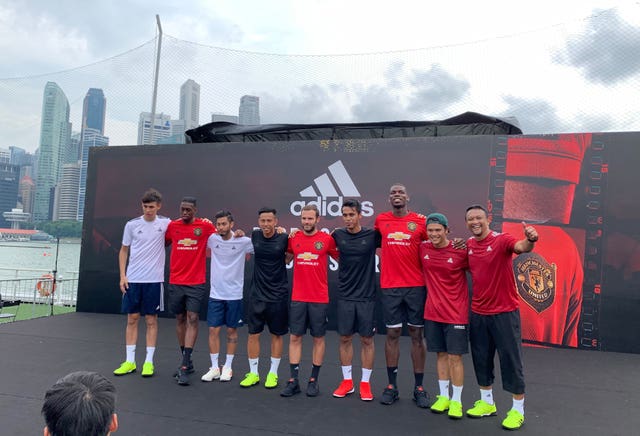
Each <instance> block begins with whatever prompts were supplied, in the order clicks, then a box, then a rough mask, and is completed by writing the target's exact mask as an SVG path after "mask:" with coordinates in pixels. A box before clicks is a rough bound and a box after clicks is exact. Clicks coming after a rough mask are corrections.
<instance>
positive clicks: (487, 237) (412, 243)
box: [114, 184, 538, 429]
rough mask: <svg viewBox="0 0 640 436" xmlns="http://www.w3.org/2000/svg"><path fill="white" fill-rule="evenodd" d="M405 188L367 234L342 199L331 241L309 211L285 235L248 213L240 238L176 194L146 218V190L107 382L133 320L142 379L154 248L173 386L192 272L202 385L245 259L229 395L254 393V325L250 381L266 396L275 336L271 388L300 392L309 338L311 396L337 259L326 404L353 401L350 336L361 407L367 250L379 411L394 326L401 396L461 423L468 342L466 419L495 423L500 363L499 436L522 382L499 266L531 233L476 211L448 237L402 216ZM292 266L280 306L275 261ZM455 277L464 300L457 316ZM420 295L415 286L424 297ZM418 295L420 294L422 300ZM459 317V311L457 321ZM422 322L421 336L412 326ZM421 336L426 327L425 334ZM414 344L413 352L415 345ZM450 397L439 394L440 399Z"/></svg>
mask: <svg viewBox="0 0 640 436" xmlns="http://www.w3.org/2000/svg"><path fill="white" fill-rule="evenodd" d="M409 201H410V198H409V195H408V193H407V189H406V187H405V186H404V185H402V184H394V185H393V186H391V188H390V191H389V202H390V204H391V210H390V211H388V212H384V213H381V214H379V215H378V216H377V218H376V220H375V225H374V228H373V229H370V228H365V227H362V225H361V223H360V220H361V218H362V209H361V205H360V203H359V202H358V201H357V200H353V199H347V200H345V201H344V202H343V204H342V209H341V211H342V217H343V220H344V227H343V228H340V229H336V230H335V231H333V232H332V233H331V234H327V233H325V232H322V231H320V229H319V227H318V223H319V221H320V215H319V211H318V209H317V208H316V207H315V206H314V205H307V206H305V207H304V208H303V209H302V211H301V227H302V228H301V229H300V230H298V231H295V232H292V234H291V235H287V234H286V233H285V232H284V229H282V228H280V227H278V220H277V215H276V210H275V209H271V208H263V209H260V210H259V211H258V225H259V230H254V231H253V232H252V233H251V237H250V238H249V237H246V236H244V233H243V232H242V231H235V232H234V231H233V216H232V215H231V213H229V212H228V211H221V212H219V213H218V214H216V216H215V218H214V220H215V221H214V222H213V223H212V222H211V221H209V220H206V219H201V218H197V217H196V212H197V208H196V207H197V205H196V199H195V198H192V197H185V198H183V200H182V202H181V205H180V211H181V218H180V219H177V220H174V221H171V220H169V219H168V218H164V217H161V216H159V215H158V210H159V209H160V207H161V204H162V197H161V195H160V194H159V193H158V192H157V191H155V190H149V191H148V192H146V193H145V194H144V196H143V198H142V208H143V215H142V216H141V217H139V218H136V219H133V220H131V221H129V222H128V223H127V224H126V226H125V230H124V236H123V240H122V248H121V251H120V255H119V266H120V290H121V291H122V293H123V300H122V309H123V312H125V313H127V314H128V317H127V328H126V335H125V339H126V359H125V361H124V362H123V363H122V364H121V366H120V367H119V368H117V369H116V370H115V371H114V374H115V375H124V374H128V373H131V372H134V371H135V370H136V364H135V346H136V345H135V344H136V342H137V333H138V331H137V330H138V327H137V326H138V321H139V318H140V316H141V315H144V316H145V321H146V324H147V332H146V339H147V355H146V359H145V363H144V364H143V368H142V376H143V377H148V376H152V375H153V373H154V366H153V353H154V350H155V343H156V338H157V313H158V311H159V310H161V309H162V308H161V306H162V302H163V296H162V293H163V287H162V286H163V284H162V283H163V281H164V259H165V253H164V247H165V244H171V256H170V268H169V269H170V277H169V288H168V289H169V296H168V304H169V308H170V310H171V311H172V312H173V313H174V314H176V320H177V323H176V332H177V336H178V343H179V345H180V349H181V355H182V361H181V363H180V366H179V368H178V370H177V371H176V373H175V377H176V379H177V382H178V384H181V385H188V384H189V383H190V381H189V374H191V373H193V371H194V369H193V363H192V361H191V353H192V351H193V346H194V344H195V341H196V338H197V334H198V321H199V320H198V313H199V312H200V305H201V304H202V303H203V302H204V296H205V295H206V291H207V290H206V288H205V283H206V279H205V274H206V273H205V271H206V268H205V262H206V251H207V248H208V249H209V250H210V251H211V278H210V289H209V301H208V312H207V324H208V326H209V351H210V357H211V367H210V368H209V370H208V371H207V372H206V373H205V374H204V375H203V376H202V377H201V380H202V381H205V382H209V381H213V380H216V379H219V380H221V381H229V380H231V378H232V376H233V371H232V362H233V357H234V354H235V350H236V346H237V341H238V335H237V328H238V327H239V325H240V324H241V318H242V296H243V287H244V283H243V279H244V265H245V259H246V258H247V256H249V255H253V257H254V272H253V280H252V282H251V287H250V291H249V301H248V305H247V316H246V321H247V324H248V330H249V331H248V333H249V336H248V342H247V354H248V358H249V372H248V373H247V374H246V375H245V377H244V378H243V379H242V381H241V382H240V385H241V386H243V387H247V388H248V387H251V386H254V385H257V384H259V383H260V382H261V381H262V378H261V376H260V374H259V371H258V366H259V365H258V362H259V360H258V359H259V355H260V342H259V337H260V334H261V332H262V331H263V329H264V326H265V324H266V325H267V326H268V328H269V332H270V334H271V362H270V368H269V371H268V373H267V376H266V378H265V379H264V386H265V387H266V388H275V387H277V386H278V368H279V364H280V360H281V358H282V351H283V348H284V346H283V336H284V335H285V334H286V333H287V332H289V333H290V336H289V363H290V377H289V379H288V380H287V382H286V385H285V386H284V389H283V390H282V391H281V392H280V395H281V396H283V397H291V396H294V395H296V394H298V393H300V392H301V387H300V382H299V367H300V361H301V356H302V339H303V336H304V335H305V334H306V333H307V331H309V332H310V335H311V337H312V343H313V347H312V365H313V366H312V369H311V374H310V376H309V378H308V382H307V386H306V395H307V396H310V397H314V396H317V395H318V393H319V382H318V378H319V373H320V368H321V366H322V363H323V360H324V354H325V340H324V337H325V332H326V329H327V311H328V304H329V290H328V278H327V268H328V262H329V257H333V258H334V259H335V260H337V261H338V264H339V269H338V292H337V304H336V310H337V315H336V316H337V318H336V321H337V331H338V334H339V336H340V344H339V356H340V363H341V368H342V374H343V380H342V382H341V383H340V385H339V386H338V387H337V388H336V389H335V390H334V392H333V396H334V397H338V398H341V397H345V396H347V395H349V394H351V393H353V392H355V388H356V386H355V385H354V382H353V376H352V358H353V345H352V338H353V335H354V334H356V333H357V334H358V335H359V336H360V341H361V366H362V375H361V379H360V383H359V385H358V386H357V387H358V391H359V394H360V398H361V399H362V400H364V401H371V400H373V398H374V395H373V394H372V391H371V385H370V377H371V373H372V370H373V362H374V355H375V351H374V335H375V314H374V309H375V304H376V303H375V300H376V286H375V279H376V277H375V253H376V249H377V248H378V247H379V248H380V249H381V251H380V259H381V260H380V288H381V306H382V310H383V318H384V323H385V326H386V341H385V357H386V366H387V376H388V384H387V386H386V387H385V389H384V391H383V392H382V394H381V397H380V402H381V403H382V404H386V405H391V404H393V403H394V402H395V401H397V400H398V398H399V392H398V388H397V381H396V376H397V370H398V361H399V338H400V336H401V333H402V327H403V325H404V324H405V323H406V325H407V328H408V332H409V335H410V337H411V360H412V363H413V372H414V379H415V387H414V391H413V400H414V401H415V402H416V405H417V406H418V407H421V408H430V409H431V411H433V412H435V413H445V412H446V413H447V414H448V416H449V417H450V418H453V419H459V418H462V417H463V409H462V400H461V394H462V388H463V379H464V369H463V363H462V355H463V354H466V353H467V352H468V348H469V346H468V344H469V342H470V343H471V351H472V359H473V365H474V369H475V373H476V379H477V381H478V384H479V385H480V395H481V398H480V399H479V400H478V401H476V402H475V404H474V406H473V407H472V408H470V409H468V410H467V411H466V414H467V416H469V417H471V418H481V417H484V416H493V415H495V414H496V406H495V403H494V401H493V395H492V385H493V381H494V364H493V359H494V356H495V353H496V351H497V352H498V355H499V357H500V369H501V373H502V381H503V387H504V388H505V390H507V391H509V392H511V393H512V394H513V406H512V408H511V410H509V412H508V413H507V416H506V418H505V419H504V420H503V422H502V426H503V427H504V428H507V429H517V428H520V427H521V426H522V424H523V423H524V374H523V367H522V352H521V334H520V317H519V310H518V296H517V291H516V287H515V281H514V275H513V270H512V257H513V255H514V254H520V253H523V252H529V251H531V250H532V249H533V247H534V243H535V242H536V241H537V238H538V234H537V232H536V230H535V229H534V228H533V227H531V226H527V225H526V224H524V223H523V233H524V239H522V240H516V238H514V237H513V236H511V235H509V234H503V233H497V232H494V231H492V230H490V229H489V216H488V213H487V211H486V209H484V207H482V206H480V205H474V206H470V207H469V208H467V210H466V212H465V219H466V224H467V228H468V229H469V231H470V232H471V234H472V237H471V238H469V239H468V240H467V241H466V244H465V243H464V241H462V240H459V239H456V240H455V243H454V241H451V240H449V238H448V233H449V224H448V219H447V217H446V216H444V215H443V214H441V213H432V214H430V215H428V216H426V217H425V216H424V215H420V214H418V213H415V212H411V211H409V208H408V203H409ZM292 260H293V262H294V264H293V265H294V266H293V286H292V292H291V299H290V301H289V290H288V282H287V271H286V264H287V263H289V262H290V261H292ZM467 271H468V272H470V275H471V279H472V283H473V293H472V298H471V311H469V290H468V286H467ZM425 285H426V287H425ZM427 289H428V292H427ZM469 312H471V314H469ZM223 326H225V327H226V337H227V347H226V361H225V363H224V365H223V366H222V367H220V364H219V359H218V356H219V353H220V339H219V338H220V330H221V328H222V327H223ZM425 326H426V329H425ZM425 330H426V331H425ZM425 337H426V339H427V340H426V344H425V339H424V338H425ZM427 350H429V351H431V352H435V353H437V374H438V383H439V394H438V395H437V397H436V399H435V401H434V402H433V403H431V401H430V399H429V396H428V394H427V391H426V390H425V389H424V387H423V374H424V365H425V354H426V351H427ZM450 389H451V395H450Z"/></svg>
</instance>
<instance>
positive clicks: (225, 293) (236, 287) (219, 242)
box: [201, 210, 253, 382]
mask: <svg viewBox="0 0 640 436" xmlns="http://www.w3.org/2000/svg"><path fill="white" fill-rule="evenodd" d="M215 225H216V230H217V233H214V234H212V235H211V236H209V240H208V241H207V248H209V249H210V250H211V280H210V282H211V291H210V293H209V307H208V312H207V324H208V325H209V353H210V355H211V367H210V368H209V371H207V373H206V374H204V375H203V376H202V377H201V380H202V381H204V382H210V381H213V380H217V379H220V381H230V380H231V377H233V371H232V369H231V365H232V363H233V357H234V355H235V351H236V346H237V344H238V330H237V329H238V327H239V326H240V323H241V322H242V290H243V286H244V264H245V259H246V257H247V255H249V254H253V245H252V244H251V239H250V238H247V237H246V236H242V237H237V238H236V237H234V236H233V233H232V231H231V229H232V228H233V216H232V215H231V212H228V211H224V210H223V211H220V212H218V213H217V214H216V216H215ZM223 325H226V326H227V358H226V361H225V364H224V366H223V368H222V372H221V371H220V365H219V364H218V356H219V353H220V329H221V328H222V326H223Z"/></svg>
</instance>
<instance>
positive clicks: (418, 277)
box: [374, 211, 427, 288]
mask: <svg viewBox="0 0 640 436" xmlns="http://www.w3.org/2000/svg"><path fill="white" fill-rule="evenodd" d="M425 220H426V217H425V216H424V215H421V214H418V213H415V212H409V213H408V214H407V215H406V216H404V217H402V218H398V217H395V216H394V215H393V212H391V211H389V212H383V213H381V214H380V215H378V216H377V217H376V222H375V226H374V227H375V229H376V230H377V231H379V232H380V235H381V236H382V241H381V243H380V247H381V259H380V287H381V288H408V287H413V286H424V277H423V276H422V266H421V264H420V254H419V249H420V243H421V242H422V241H426V240H427V226H426V223H425Z"/></svg>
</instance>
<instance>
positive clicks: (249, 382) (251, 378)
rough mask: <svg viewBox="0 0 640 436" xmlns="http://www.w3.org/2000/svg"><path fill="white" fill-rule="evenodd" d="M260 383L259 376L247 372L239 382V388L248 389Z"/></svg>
mask: <svg viewBox="0 0 640 436" xmlns="http://www.w3.org/2000/svg"><path fill="white" fill-rule="evenodd" d="M258 383H260V376H259V375H258V374H254V373H252V372H248V373H246V374H245V376H244V379H242V381H241V382H240V386H242V387H243V388H250V387H251V386H253V385H257V384H258Z"/></svg>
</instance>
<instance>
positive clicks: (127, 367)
mask: <svg viewBox="0 0 640 436" xmlns="http://www.w3.org/2000/svg"><path fill="white" fill-rule="evenodd" d="M132 372H136V364H135V363H134V362H122V364H121V365H120V366H119V367H118V368H117V369H116V370H114V371H113V375H125V374H130V373H132Z"/></svg>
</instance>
